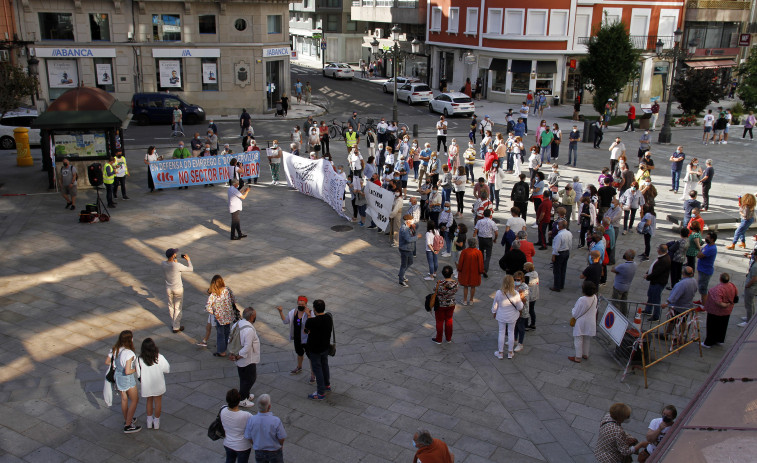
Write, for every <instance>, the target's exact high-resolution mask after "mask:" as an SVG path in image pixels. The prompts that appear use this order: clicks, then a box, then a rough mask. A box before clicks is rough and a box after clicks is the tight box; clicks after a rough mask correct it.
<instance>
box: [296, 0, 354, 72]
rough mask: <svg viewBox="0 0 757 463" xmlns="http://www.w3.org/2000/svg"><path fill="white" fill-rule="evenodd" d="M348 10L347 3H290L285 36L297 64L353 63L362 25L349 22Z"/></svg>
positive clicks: (335, 0) (344, 0)
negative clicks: (294, 54) (289, 38)
mask: <svg viewBox="0 0 757 463" xmlns="http://www.w3.org/2000/svg"><path fill="white" fill-rule="evenodd" d="M350 9H351V1H350V0H302V1H301V3H290V4H289V34H290V36H291V47H292V50H293V51H295V52H296V57H297V60H298V61H305V62H310V63H311V64H313V63H315V64H318V65H320V64H322V63H324V62H329V61H335V62H344V63H357V62H358V61H359V60H360V47H361V43H362V36H363V31H364V29H365V25H364V24H362V23H361V22H360V21H353V20H352V19H351V18H350ZM322 47H323V48H322Z"/></svg>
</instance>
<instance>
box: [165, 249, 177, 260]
mask: <svg viewBox="0 0 757 463" xmlns="http://www.w3.org/2000/svg"><path fill="white" fill-rule="evenodd" d="M178 252H179V250H178V249H176V248H168V249H166V257H167V258H169V259H170V258H171V256H174V255H176V253H178Z"/></svg>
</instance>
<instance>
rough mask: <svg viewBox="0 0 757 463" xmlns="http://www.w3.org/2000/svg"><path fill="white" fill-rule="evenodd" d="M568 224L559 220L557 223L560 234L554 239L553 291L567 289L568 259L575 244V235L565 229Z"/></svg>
mask: <svg viewBox="0 0 757 463" xmlns="http://www.w3.org/2000/svg"><path fill="white" fill-rule="evenodd" d="M567 225H568V222H567V221H565V220H564V219H559V220H558V222H557V228H558V230H559V231H558V232H557V235H555V237H554V238H553V239H552V276H553V282H552V287H551V288H549V289H551V290H552V291H560V290H562V289H564V288H565V273H566V272H567V271H568V259H569V258H570V247H571V245H572V244H573V234H572V233H571V232H570V230H568V229H567V228H565V227H566V226H567Z"/></svg>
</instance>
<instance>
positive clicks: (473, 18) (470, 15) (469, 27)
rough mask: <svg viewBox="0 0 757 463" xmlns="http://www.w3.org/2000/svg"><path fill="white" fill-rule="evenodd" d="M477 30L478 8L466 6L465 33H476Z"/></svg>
mask: <svg viewBox="0 0 757 463" xmlns="http://www.w3.org/2000/svg"><path fill="white" fill-rule="evenodd" d="M477 32H478V8H468V10H467V11H466V13H465V33H466V34H472V35H476V33H477Z"/></svg>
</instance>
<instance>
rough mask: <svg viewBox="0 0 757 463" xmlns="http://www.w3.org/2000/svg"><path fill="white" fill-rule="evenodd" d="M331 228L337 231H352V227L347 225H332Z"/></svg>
mask: <svg viewBox="0 0 757 463" xmlns="http://www.w3.org/2000/svg"><path fill="white" fill-rule="evenodd" d="M331 229H332V230H334V231H335V232H337V233H341V232H346V231H352V227H351V226H349V225H334V226H333V227H331Z"/></svg>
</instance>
